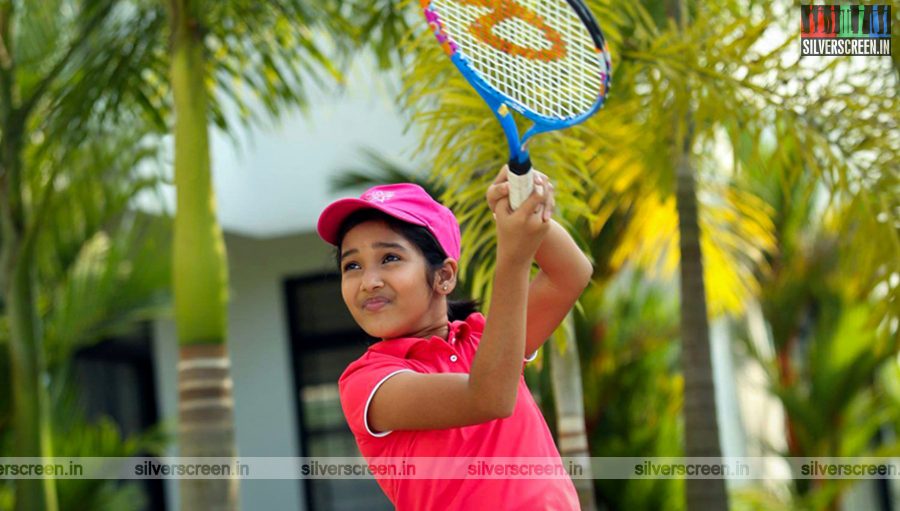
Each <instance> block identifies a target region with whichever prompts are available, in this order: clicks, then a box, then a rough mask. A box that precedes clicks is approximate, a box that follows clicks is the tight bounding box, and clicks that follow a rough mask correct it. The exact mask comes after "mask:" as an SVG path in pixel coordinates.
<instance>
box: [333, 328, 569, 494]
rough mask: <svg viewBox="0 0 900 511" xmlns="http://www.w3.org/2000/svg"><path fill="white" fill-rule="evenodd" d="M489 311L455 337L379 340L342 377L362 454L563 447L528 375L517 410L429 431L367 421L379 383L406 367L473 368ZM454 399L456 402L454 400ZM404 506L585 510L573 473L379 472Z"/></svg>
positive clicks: (554, 454) (515, 454)
mask: <svg viewBox="0 0 900 511" xmlns="http://www.w3.org/2000/svg"><path fill="white" fill-rule="evenodd" d="M484 323H485V318H484V316H483V315H481V314H479V313H475V314H472V315H470V316H469V317H468V318H467V319H466V320H465V321H454V322H452V323H450V332H449V335H448V339H447V340H444V339H441V338H440V337H437V336H434V337H431V338H430V339H423V338H398V339H390V340H386V341H381V342H378V343H376V344H374V345H372V346H370V347H369V349H368V351H366V353H365V354H363V356H361V357H360V358H358V359H357V360H355V361H354V362H352V363H351V364H350V365H349V366H348V367H347V369H346V370H344V373H343V374H342V375H341V378H340V380H339V382H338V385H339V387H340V396H341V406H342V407H343V409H344V416H345V417H346V418H347V422H348V423H349V425H350V429H351V430H352V431H353V435H354V436H355V437H356V443H357V445H359V450H360V452H362V455H363V456H364V457H365V458H367V459H371V458H376V457H377V458H381V457H472V458H489V457H504V458H520V457H534V458H553V459H555V460H557V462H558V463H560V464H561V461H560V460H559V451H558V450H557V449H556V445H555V444H554V443H553V437H552V436H551V435H550V430H549V429H548V428H547V423H546V422H545V421H544V417H543V415H541V412H540V409H539V408H538V406H537V404H536V403H535V402H534V399H533V398H532V397H531V392H529V390H528V387H527V386H526V385H525V378H524V377H521V378H520V380H519V389H518V397H517V400H516V407H515V410H514V411H513V414H512V415H511V416H510V417H508V418H506V419H497V420H492V421H489V422H485V423H482V424H475V425H472V426H465V427H461V428H450V429H438V430H429V431H393V432H391V431H388V432H380V433H375V432H372V431H371V430H370V429H369V425H368V423H367V422H366V412H367V409H368V406H369V402H370V401H371V399H372V396H373V395H374V394H375V391H376V390H377V389H378V387H379V386H380V385H381V384H382V383H384V382H385V381H386V380H387V379H388V378H390V377H391V376H393V375H395V374H397V373H399V372H403V371H413V372H417V373H427V374H434V373H468V372H469V370H470V368H471V366H472V361H473V359H474V358H475V350H476V349H477V348H478V343H479V341H480V340H481V333H482V332H483V330H484ZM448 406H452V403H448ZM378 484H379V485H380V486H381V488H382V489H383V490H384V492H385V494H386V495H387V496H388V498H389V499H390V500H391V502H392V503H393V504H394V506H395V507H396V508H397V509H398V510H400V511H404V510H416V511H419V510H432V509H441V510H444V509H447V510H457V509H459V510H479V509H485V510H491V511H500V510H504V511H505V510H542V511H546V510H565V511H570V510H573V509H580V507H579V504H578V495H577V494H576V492H575V487H574V485H573V484H572V481H571V480H570V479H569V478H562V479H559V478H556V479H553V478H548V479H532V478H510V479H486V478H480V479H475V478H471V479H428V480H426V479H402V478H395V479H390V478H386V479H379V480H378Z"/></svg>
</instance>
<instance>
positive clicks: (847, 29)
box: [800, 4, 891, 56]
mask: <svg viewBox="0 0 900 511" xmlns="http://www.w3.org/2000/svg"><path fill="white" fill-rule="evenodd" d="M800 47H801V50H800V51H801V55H804V56H806V55H890V54H891V6H890V5H852V4H842V5H801V6H800Z"/></svg>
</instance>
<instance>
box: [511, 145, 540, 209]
mask: <svg viewBox="0 0 900 511" xmlns="http://www.w3.org/2000/svg"><path fill="white" fill-rule="evenodd" d="M507 177H508V178H509V207H511V208H512V209H514V210H515V209H519V206H521V205H522V203H523V202H525V199H527V198H528V196H529V195H531V191H532V190H533V189H534V176H533V175H532V174H531V159H530V158H525V161H523V162H520V161H519V160H518V159H516V158H515V157H513V158H510V160H509V172H508V173H507Z"/></svg>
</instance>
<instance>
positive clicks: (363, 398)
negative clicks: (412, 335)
mask: <svg viewBox="0 0 900 511" xmlns="http://www.w3.org/2000/svg"><path fill="white" fill-rule="evenodd" d="M402 372H415V371H413V370H412V369H410V368H409V367H408V366H407V365H405V364H404V363H403V360H402V359H397V358H394V357H380V356H372V354H370V353H367V354H366V355H364V356H363V357H361V358H359V359H357V360H356V361H354V362H353V363H351V364H350V365H349V366H347V369H345V370H344V373H343V374H342V375H341V378H340V379H339V380H338V389H339V391H340V397H341V408H342V409H343V411H344V417H346V418H347V423H348V424H349V426H350V430H351V431H352V432H353V434H354V435H356V436H358V437H365V436H371V437H383V436H387V435H389V434H390V433H391V432H390V431H382V432H375V431H372V430H371V428H369V424H368V420H367V415H368V411H369V404H370V403H371V401H372V397H373V396H374V395H375V391H377V390H378V388H379V387H380V386H381V385H382V384H383V383H384V382H386V381H387V380H388V378H390V377H392V376H394V375H396V374H397V373H402Z"/></svg>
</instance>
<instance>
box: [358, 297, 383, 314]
mask: <svg viewBox="0 0 900 511" xmlns="http://www.w3.org/2000/svg"><path fill="white" fill-rule="evenodd" d="M387 303H388V300H387V299H386V298H380V297H379V298H369V299H368V300H366V301H365V302H363V309H365V310H366V311H368V312H377V311H379V310H381V309H382V308H383V307H384V306H385V305H387Z"/></svg>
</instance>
